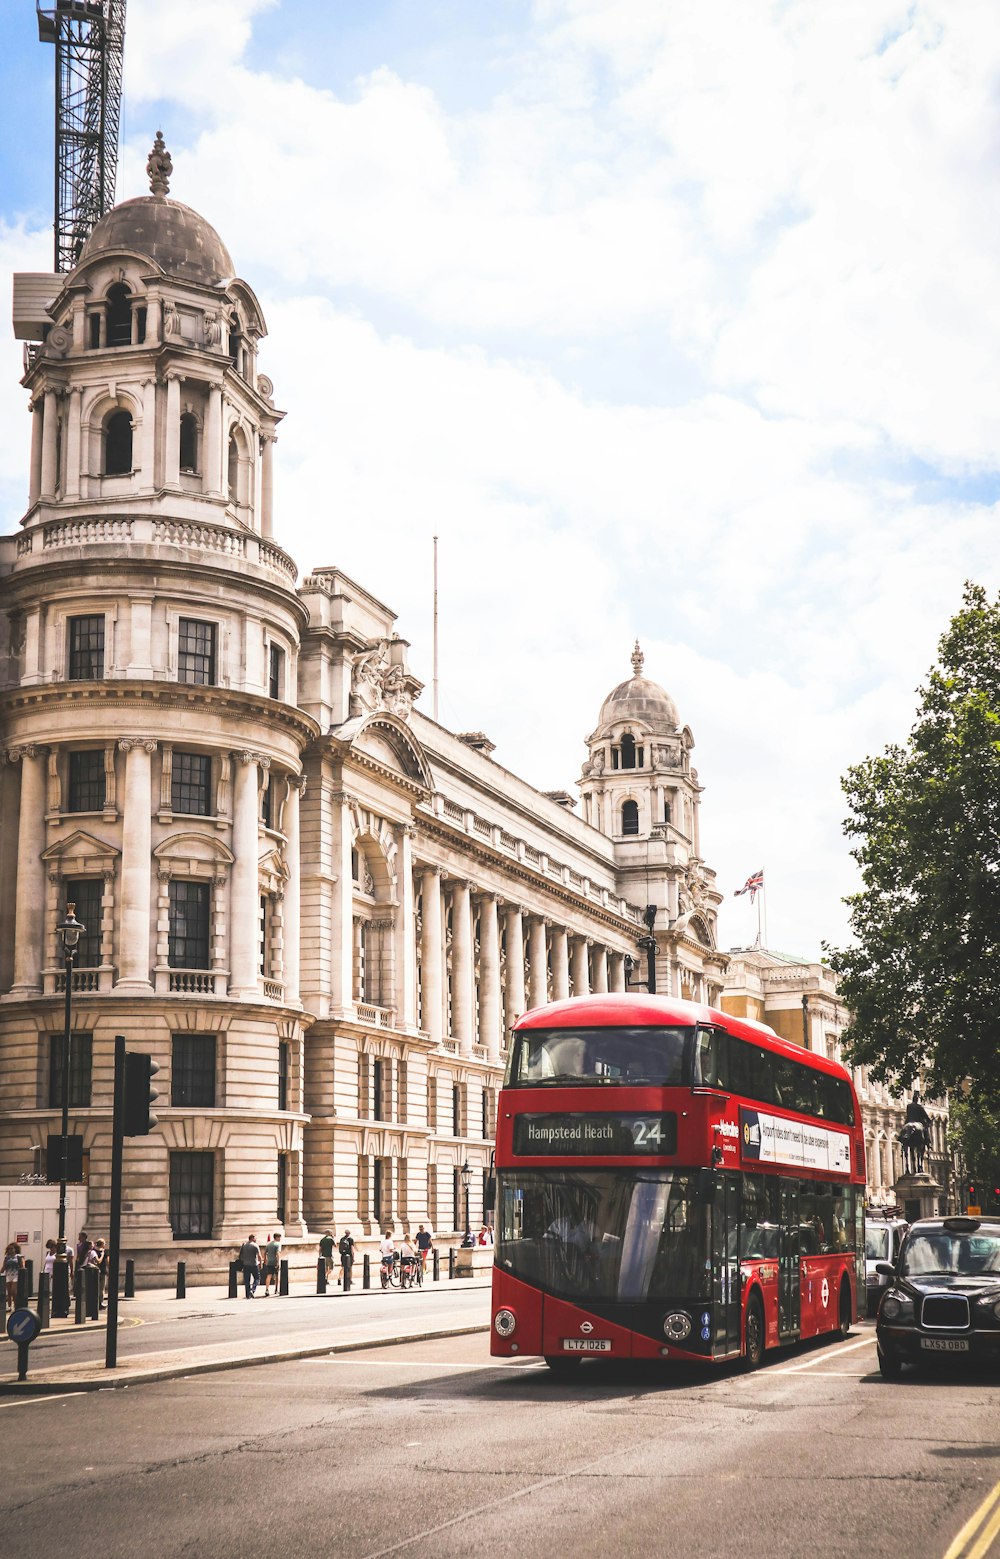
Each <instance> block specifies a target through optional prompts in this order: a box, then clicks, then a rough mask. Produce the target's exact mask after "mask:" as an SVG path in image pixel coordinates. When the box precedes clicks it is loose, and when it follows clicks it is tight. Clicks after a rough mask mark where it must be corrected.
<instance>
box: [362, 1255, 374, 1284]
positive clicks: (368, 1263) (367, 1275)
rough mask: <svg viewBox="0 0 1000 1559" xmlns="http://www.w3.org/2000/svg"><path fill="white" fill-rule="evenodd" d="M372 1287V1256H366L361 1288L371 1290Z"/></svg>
mask: <svg viewBox="0 0 1000 1559" xmlns="http://www.w3.org/2000/svg"><path fill="white" fill-rule="evenodd" d="M371 1286H372V1258H371V1257H370V1256H366V1257H365V1258H364V1266H363V1268H362V1272H361V1287H362V1288H371Z"/></svg>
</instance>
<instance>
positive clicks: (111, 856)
mask: <svg viewBox="0 0 1000 1559" xmlns="http://www.w3.org/2000/svg"><path fill="white" fill-rule="evenodd" d="M120 856H121V851H120V850H119V849H118V848H117V846H116V845H113V844H107V843H106V842H105V841H104V840H103V839H98V838H96V837H95V836H94V835H93V834H88V833H86V832H85V831H84V830H83V829H82V828H79V829H77V831H76V833H74V834H70V836H69V838H68V839H62V840H60V842H59V843H58V844H53V845H50V846H49V848H48V849H47V850H43V851H42V860H43V861H45V862H46V863H47V865H48V867H49V870H50V872H51V871H58V872H59V873H61V874H62V875H63V876H64V877H77V876H79V877H85V876H87V875H88V873H93V874H94V875H95V876H99V875H102V874H103V873H104V872H106V871H111V870H113V869H114V868H115V866H116V864H117V862H118V860H119V858H120Z"/></svg>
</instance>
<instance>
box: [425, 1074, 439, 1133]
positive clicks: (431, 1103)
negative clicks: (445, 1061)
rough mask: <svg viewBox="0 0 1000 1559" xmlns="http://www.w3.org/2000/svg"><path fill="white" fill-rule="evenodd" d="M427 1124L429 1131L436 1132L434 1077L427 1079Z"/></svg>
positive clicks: (436, 1116) (435, 1089) (436, 1094)
mask: <svg viewBox="0 0 1000 1559" xmlns="http://www.w3.org/2000/svg"><path fill="white" fill-rule="evenodd" d="M427 1124H428V1126H429V1127H430V1129H431V1131H437V1125H438V1085H437V1078H436V1077H434V1076H431V1077H428V1079H427Z"/></svg>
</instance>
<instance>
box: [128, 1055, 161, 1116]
mask: <svg viewBox="0 0 1000 1559" xmlns="http://www.w3.org/2000/svg"><path fill="white" fill-rule="evenodd" d="M159 1070H160V1068H159V1067H158V1066H157V1064H156V1062H155V1061H154V1060H153V1058H152V1056H146V1055H143V1054H142V1053H141V1051H133V1050H128V1051H126V1053H125V1126H124V1135H125V1136H126V1137H146V1136H148V1135H149V1133H150V1132H151V1131H152V1130H153V1128H154V1126H155V1125H156V1124H157V1120H156V1116H155V1115H154V1114H153V1113H152V1111H151V1109H150V1106H151V1104H152V1103H153V1101H154V1099H158V1098H159V1094H158V1093H157V1091H156V1089H155V1088H154V1087H153V1078H154V1077H155V1075H156V1073H157V1072H158V1071H159Z"/></svg>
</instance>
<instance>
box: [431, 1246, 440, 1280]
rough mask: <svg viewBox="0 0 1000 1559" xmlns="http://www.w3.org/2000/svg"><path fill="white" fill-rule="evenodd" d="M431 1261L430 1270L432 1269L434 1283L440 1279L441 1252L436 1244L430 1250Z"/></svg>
mask: <svg viewBox="0 0 1000 1559" xmlns="http://www.w3.org/2000/svg"><path fill="white" fill-rule="evenodd" d="M431 1261H432V1263H433V1266H432V1268H431V1270H432V1272H433V1274H434V1281H435V1283H440V1281H441V1252H440V1251H439V1250H438V1249H437V1247H436V1246H435V1248H434V1249H433V1250H432V1251H431Z"/></svg>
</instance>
